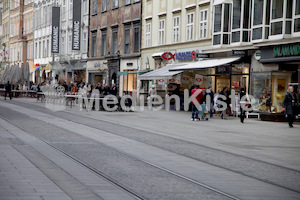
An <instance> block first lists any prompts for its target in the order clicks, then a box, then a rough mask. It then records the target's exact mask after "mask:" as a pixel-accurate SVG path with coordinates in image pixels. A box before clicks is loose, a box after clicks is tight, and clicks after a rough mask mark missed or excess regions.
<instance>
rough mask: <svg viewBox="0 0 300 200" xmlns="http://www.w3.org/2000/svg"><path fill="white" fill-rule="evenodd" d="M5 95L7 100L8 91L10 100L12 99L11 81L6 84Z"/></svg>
mask: <svg viewBox="0 0 300 200" xmlns="http://www.w3.org/2000/svg"><path fill="white" fill-rule="evenodd" d="M4 88H5V92H4V93H5V96H4V99H5V100H6V95H7V93H8V95H9V98H10V100H11V84H10V83H9V81H7V83H6V84H5V87H4Z"/></svg>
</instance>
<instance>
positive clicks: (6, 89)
mask: <svg viewBox="0 0 300 200" xmlns="http://www.w3.org/2000/svg"><path fill="white" fill-rule="evenodd" d="M5 91H6V92H10V91H11V85H10V84H9V83H6V84H5Z"/></svg>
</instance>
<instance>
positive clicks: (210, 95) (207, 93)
mask: <svg viewBox="0 0 300 200" xmlns="http://www.w3.org/2000/svg"><path fill="white" fill-rule="evenodd" d="M207 100H209V101H210V102H207ZM204 102H205V104H206V106H207V105H209V106H210V107H209V115H210V118H212V117H213V107H214V93H213V91H212V88H211V86H209V87H208V88H207V90H206V91H205V98H204Z"/></svg>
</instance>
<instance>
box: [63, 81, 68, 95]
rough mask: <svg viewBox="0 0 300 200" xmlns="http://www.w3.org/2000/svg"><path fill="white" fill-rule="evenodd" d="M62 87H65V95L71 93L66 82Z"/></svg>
mask: <svg viewBox="0 0 300 200" xmlns="http://www.w3.org/2000/svg"><path fill="white" fill-rule="evenodd" d="M62 86H63V87H64V89H65V91H64V93H67V92H68V91H69V87H68V85H67V82H66V81H65V82H64V83H63V85H62Z"/></svg>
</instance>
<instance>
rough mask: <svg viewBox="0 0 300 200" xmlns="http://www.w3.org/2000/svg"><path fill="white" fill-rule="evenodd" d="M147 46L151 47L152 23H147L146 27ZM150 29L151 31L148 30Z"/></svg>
mask: <svg viewBox="0 0 300 200" xmlns="http://www.w3.org/2000/svg"><path fill="white" fill-rule="evenodd" d="M147 26H149V29H148V28H147ZM145 30H146V31H145V35H146V37H145V40H146V41H145V46H146V47H151V23H147V24H146V29H145ZM148 30H149V31H148Z"/></svg>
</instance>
